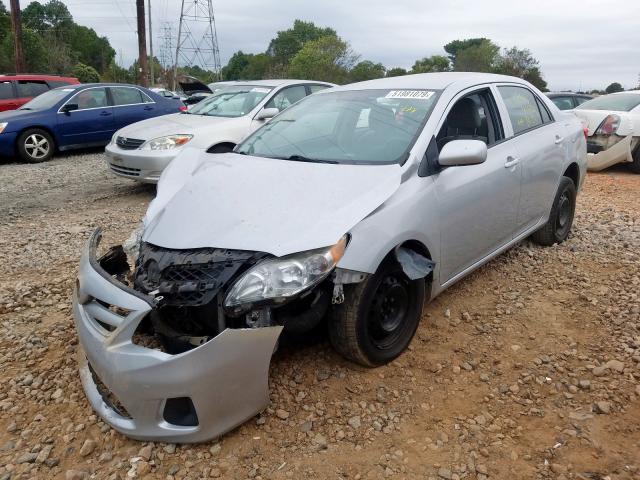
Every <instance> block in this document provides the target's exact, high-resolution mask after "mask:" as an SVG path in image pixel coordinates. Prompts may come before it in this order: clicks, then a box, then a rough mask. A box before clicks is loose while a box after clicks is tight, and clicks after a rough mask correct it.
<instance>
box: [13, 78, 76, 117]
mask: <svg viewBox="0 0 640 480" xmlns="http://www.w3.org/2000/svg"><path fill="white" fill-rule="evenodd" d="M79 83H80V82H79V81H78V79H77V78H73V77H59V76H57V75H22V74H16V75H0V112H4V111H6V110H16V109H17V108H20V107H21V106H22V105H24V104H25V103H27V102H28V101H29V100H31V99H32V98H33V97H37V96H38V95H40V94H41V93H44V92H48V91H49V90H51V89H52V88H57V87H64V86H65V85H77V84H79Z"/></svg>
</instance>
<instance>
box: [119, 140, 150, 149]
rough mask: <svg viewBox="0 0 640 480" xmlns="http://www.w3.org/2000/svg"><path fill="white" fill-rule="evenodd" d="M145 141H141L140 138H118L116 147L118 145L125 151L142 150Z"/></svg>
mask: <svg viewBox="0 0 640 480" xmlns="http://www.w3.org/2000/svg"><path fill="white" fill-rule="evenodd" d="M143 143H144V140H140V139H138V138H127V137H118V138H116V145H118V146H119V147H120V148H122V149H123V150H135V149H136V148H140V147H141V146H142V144H143Z"/></svg>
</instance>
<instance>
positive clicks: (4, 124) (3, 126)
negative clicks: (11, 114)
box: [0, 122, 9, 133]
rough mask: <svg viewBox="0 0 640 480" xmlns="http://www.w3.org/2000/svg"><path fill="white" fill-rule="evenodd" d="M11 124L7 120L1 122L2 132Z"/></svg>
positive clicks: (0, 129) (0, 128) (0, 131)
mask: <svg viewBox="0 0 640 480" xmlns="http://www.w3.org/2000/svg"><path fill="white" fill-rule="evenodd" d="M7 125H9V124H8V123H7V122H4V123H0V133H2V132H4V129H5V128H7Z"/></svg>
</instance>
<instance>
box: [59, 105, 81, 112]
mask: <svg viewBox="0 0 640 480" xmlns="http://www.w3.org/2000/svg"><path fill="white" fill-rule="evenodd" d="M78 109H79V107H78V104H77V103H67V104H66V105H65V106H64V107H62V108H61V109H60V111H61V112H62V113H70V112H73V111H75V110H78Z"/></svg>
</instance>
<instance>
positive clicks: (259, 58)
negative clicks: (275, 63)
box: [243, 53, 272, 80]
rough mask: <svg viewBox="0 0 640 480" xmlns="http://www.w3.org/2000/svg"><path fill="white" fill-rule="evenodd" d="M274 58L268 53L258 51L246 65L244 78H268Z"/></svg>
mask: <svg viewBox="0 0 640 480" xmlns="http://www.w3.org/2000/svg"><path fill="white" fill-rule="evenodd" d="M271 62H272V59H271V57H270V56H269V55H267V54H266V53H258V54H256V55H251V57H250V58H249V64H248V65H247V66H246V67H245V69H244V72H243V78H245V79H247V80H261V79H263V78H267V74H268V72H269V70H270V69H271Z"/></svg>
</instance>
